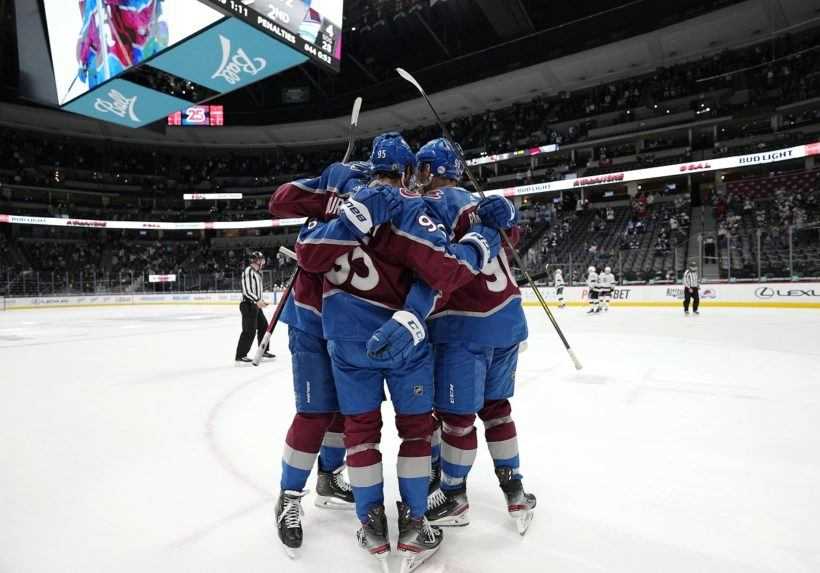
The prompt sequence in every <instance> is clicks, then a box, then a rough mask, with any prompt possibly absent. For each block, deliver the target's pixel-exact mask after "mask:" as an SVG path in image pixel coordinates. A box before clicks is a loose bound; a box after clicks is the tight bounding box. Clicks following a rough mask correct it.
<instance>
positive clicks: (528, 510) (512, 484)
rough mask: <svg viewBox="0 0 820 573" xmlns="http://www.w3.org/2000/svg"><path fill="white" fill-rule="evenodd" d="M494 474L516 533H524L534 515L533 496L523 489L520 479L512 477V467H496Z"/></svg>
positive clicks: (534, 501)
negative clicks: (505, 500)
mask: <svg viewBox="0 0 820 573" xmlns="http://www.w3.org/2000/svg"><path fill="white" fill-rule="evenodd" d="M495 475H496V476H498V483H499V485H500V486H501V491H503V492H504V497H505V498H507V512H508V513H509V515H510V519H513V520H515V525H516V527H517V528H518V533H519V534H521V535H524V534H525V533H527V529H529V527H530V522H531V521H532V518H533V517H534V516H535V512H534V511H533V510H534V509H535V503H536V500H535V496H534V495H533V494H531V493H526V492H525V491H524V485H523V484H522V483H521V480H520V479H518V478H515V477H513V471H512V468H496V470H495Z"/></svg>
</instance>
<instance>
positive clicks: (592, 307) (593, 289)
mask: <svg viewBox="0 0 820 573" xmlns="http://www.w3.org/2000/svg"><path fill="white" fill-rule="evenodd" d="M587 273H588V274H587V291H588V292H589V310H588V311H587V314H594V313H597V312H600V311H601V307H600V302H599V300H598V294H599V292H598V273H597V272H596V271H595V267H589V270H588V271H587Z"/></svg>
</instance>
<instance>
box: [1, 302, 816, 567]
mask: <svg viewBox="0 0 820 573" xmlns="http://www.w3.org/2000/svg"><path fill="white" fill-rule="evenodd" d="M527 312H528V317H529V319H530V330H531V338H530V343H529V350H528V351H527V352H526V353H524V354H522V355H521V365H520V368H519V372H518V387H517V396H516V398H515V400H514V402H513V408H514V410H513V412H514V416H515V419H516V424H517V426H518V431H519V436H520V444H521V448H522V451H521V456H522V469H523V471H524V474H525V485H526V487H527V489H528V490H530V491H532V492H534V493H535V494H537V495H538V510H537V515H536V518H535V521H534V522H533V525H532V528H531V529H530V532H529V533H528V535H527V536H526V537H525V538H523V539H522V538H520V537H519V536H518V534H517V533H516V532H515V528H514V526H513V524H512V523H511V522H509V521H508V519H507V517H506V514H505V511H504V509H505V508H504V506H503V502H502V498H501V495H500V492H499V490H498V486H497V484H496V483H495V478H494V477H493V476H492V471H491V463H490V459H489V455H488V454H487V452H486V448H485V446H484V444H483V439H482V441H481V443H480V446H479V448H480V449H479V456H478V461H477V463H476V466H475V468H474V469H473V473H472V474H471V476H470V480H469V482H470V490H469V491H470V502H471V506H472V509H471V512H472V521H473V523H472V524H471V525H470V526H469V527H467V528H464V529H460V530H448V531H446V533H445V535H446V539H445V542H444V543H445V544H444V545H443V546H442V549H441V551H440V552H439V553H438V555H436V556H435V557H434V558H433V559H431V560H430V561H429V562H428V564H426V565H425V566H424V568H423V569H421V572H423V573H445V572H446V573H468V572H469V573H474V572H485V571H486V572H494V571H505V572H507V571H515V572H530V571H532V572H536V571H538V572H541V571H549V572H553V573H568V572H579V573H581V572H584V573H585V572H600V571H607V572H610V571H613V572H624V573H643V572H647V573H658V572H663V573H674V572H681V573H692V572H715V573H733V572H743V573H747V572H763V571H770V572H777V573H785V572H817V571H820V312H817V311H795V310H790V311H778V310H736V309H708V308H707V309H704V310H703V314H702V316H700V317H697V318H696V317H690V318H684V317H683V316H682V313H681V312H680V311H678V310H672V309H652V310H648V309H613V310H611V311H610V312H609V314H608V315H606V316H595V317H587V316H585V315H584V314H583V311H582V310H580V309H564V310H562V311H558V315H559V320H560V322H561V324H562V325H563V326H564V328H565V331H566V333H567V336H568V337H569V338H570V340H571V342H572V343H573V344H574V345H575V348H576V349H577V352H578V355H579V357H580V358H581V360H582V361H583V362H584V364H585V366H586V368H585V370H584V371H583V372H581V373H576V372H575V371H574V370H573V369H572V365H571V363H570V361H569V359H568V358H567V356H566V354H565V352H564V350H563V348H562V347H561V345H560V343H559V342H558V339H557V337H556V336H555V334H554V333H553V332H552V331H551V329H550V328H549V327H548V325H547V322H546V320H545V318H544V317H543V316H542V315H541V311H540V309H528V311H527ZM239 326H240V317H239V312H238V311H237V310H236V309H235V308H232V307H231V308H226V307H201V308H186V307H164V308H145V307H140V308H127V309H81V310H39V311H17V312H6V313H0V572H2V573H24V572H26V573H28V572H37V573H40V572H67V571H69V572H81V573H97V572H100V573H102V572H129V573H130V572H152V573H164V572H168V573H181V572H196V573H200V572H225V573H227V572H240V573H255V572H259V573H276V572H285V571H288V572H290V571H293V572H308V571H311V572H312V571H323V572H327V573H343V572H357V573H358V572H365V573H367V572H373V573H377V572H378V566H377V565H376V564H375V563H374V562H371V561H370V560H371V558H370V557H368V556H367V555H366V554H365V553H364V552H362V551H360V550H358V549H357V548H356V546H355V544H354V531H355V529H356V523H355V519H354V517H353V515H352V513H348V512H328V511H322V510H319V509H317V508H315V507H314V506H313V504H312V498H311V497H309V498H308V502H309V503H306V504H305V509H306V516H305V520H304V525H305V544H304V550H303V552H302V555H301V557H300V558H299V559H298V560H296V561H290V560H288V559H287V557H286V556H285V555H284V553H283V551H282V550H281V548H280V547H279V545H278V541H277V539H276V533H275V530H274V527H273V505H274V499H275V493H276V492H277V490H278V479H279V456H280V453H281V449H282V444H283V440H284V435H285V431H286V429H287V427H288V425H289V423H290V420H291V417H292V414H293V399H292V391H291V380H290V369H289V357H288V351H287V344H286V336H285V330H284V329H283V330H280V331H277V333H276V334H275V335H274V339H273V342H272V346H273V350H274V352H276V353H277V354H278V355H279V358H278V359H277V360H276V361H273V362H269V363H266V364H264V365H263V366H261V367H259V368H244V369H237V368H234V367H233V362H232V358H233V351H234V347H235V346H234V345H235V343H236V337H237V335H238V328H239ZM390 410H391V409H390V408H389V407H387V406H386V407H385V408H384V413H385V432H384V434H385V438H384V444H383V452H384V456H385V461H386V463H385V472H386V475H385V478H386V497H387V500H388V502H387V503H388V505H389V506H392V507H389V509H388V511H389V515H390V519H391V527H393V532H394V533H395V527H394V525H393V524H394V523H395V521H394V517H393V516H394V515H395V507H394V506H393V500H394V499H395V498H396V496H397V489H398V488H397V485H396V481H395V468H394V467H393V465H392V464H391V463H390V460H392V459H395V455H396V451H397V441H396V438H395V430H394V426H393V418H392V415H391V413H390ZM310 486H311V487H312V486H313V479H311V482H310ZM393 566H394V568H395V570H396V571H398V563H396V562H394V563H393Z"/></svg>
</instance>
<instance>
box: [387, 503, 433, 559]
mask: <svg viewBox="0 0 820 573" xmlns="http://www.w3.org/2000/svg"><path fill="white" fill-rule="evenodd" d="M396 505H397V506H398V508H399V544H398V549H399V553H400V554H401V555H402V557H403V559H402V562H401V573H410V572H411V571H414V570H415V569H416V568H418V566H419V565H421V564H422V563H424V562H425V561H427V559H429V558H430V557H431V556H432V555H433V554H434V553H435V552H436V551H438V549H439V547H440V546H441V541H442V540H443V539H444V534H443V533H442V531H441V529H439V528H438V527H433V526H432V525H430V524H429V523H428V521H427V518H426V517H419V518H417V519H413V518H412V517H411V516H410V506H408V505H406V504H404V503H402V502H400V501H397V502H396Z"/></svg>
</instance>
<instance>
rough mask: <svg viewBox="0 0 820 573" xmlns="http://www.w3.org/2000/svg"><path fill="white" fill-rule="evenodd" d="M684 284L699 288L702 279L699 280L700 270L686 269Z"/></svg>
mask: <svg viewBox="0 0 820 573" xmlns="http://www.w3.org/2000/svg"><path fill="white" fill-rule="evenodd" d="M683 286H685V287H688V288H698V287H699V286H700V281H699V280H698V271H693V270H692V269H686V271H685V272H684V273H683Z"/></svg>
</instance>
